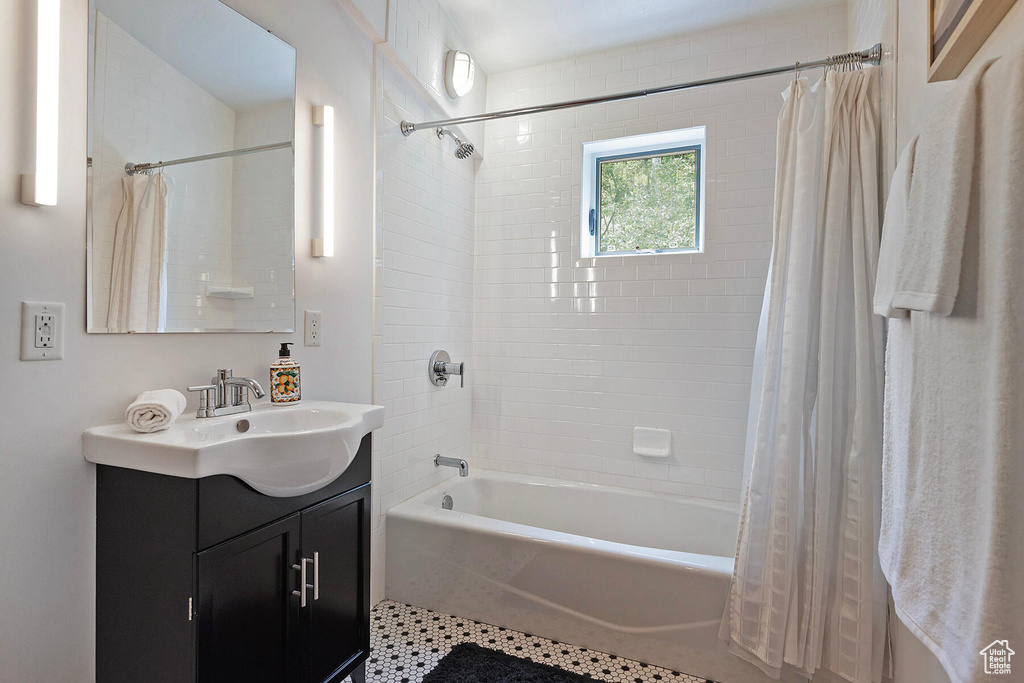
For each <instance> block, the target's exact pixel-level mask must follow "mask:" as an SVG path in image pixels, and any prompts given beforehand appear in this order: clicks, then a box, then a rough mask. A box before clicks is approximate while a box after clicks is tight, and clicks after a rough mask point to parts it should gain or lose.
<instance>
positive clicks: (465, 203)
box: [372, 0, 487, 602]
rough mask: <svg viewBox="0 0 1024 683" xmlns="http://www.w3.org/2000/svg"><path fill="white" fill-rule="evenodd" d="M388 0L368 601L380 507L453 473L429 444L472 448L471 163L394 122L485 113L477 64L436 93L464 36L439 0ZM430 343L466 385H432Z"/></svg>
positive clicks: (381, 87)
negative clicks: (379, 423)
mask: <svg viewBox="0 0 1024 683" xmlns="http://www.w3.org/2000/svg"><path fill="white" fill-rule="evenodd" d="M391 9H392V24H391V25H393V26H397V27H400V30H396V31H395V32H393V33H392V34H391V35H389V36H388V46H389V47H390V48H391V49H390V50H388V51H387V52H386V55H387V56H385V51H383V50H381V51H379V58H378V62H377V74H378V90H377V97H378V119H377V124H378V130H377V173H378V181H377V182H378V185H377V193H378V212H377V231H378V233H377V234H378V243H377V245H376V247H377V256H378V258H379V259H381V261H380V271H379V280H378V283H377V288H378V298H377V299H376V309H375V334H377V335H379V344H378V345H376V346H375V349H376V352H375V360H374V362H375V372H376V373H377V374H375V383H374V399H375V402H377V403H380V404H382V405H383V406H384V407H385V409H386V410H387V413H386V420H385V423H384V427H383V428H382V429H381V431H380V437H381V438H380V440H379V443H378V448H377V450H376V451H375V453H374V456H375V468H376V469H375V470H374V482H375V487H374V496H375V497H374V511H375V512H374V525H373V527H374V528H373V548H374V554H373V559H372V576H373V586H372V600H373V602H376V601H377V600H378V599H380V598H383V597H384V594H385V586H384V562H385V559H384V548H385V528H384V524H383V519H384V515H385V514H386V513H387V510H388V509H389V508H390V507H391V506H393V505H395V504H396V503H400V502H401V501H403V500H405V499H406V498H409V497H410V496H413V495H415V494H417V493H419V492H420V491H423V490H424V489H426V488H429V487H430V486H433V485H434V484H436V483H438V482H440V481H442V480H444V479H447V478H449V477H451V476H453V474H454V470H452V469H448V468H437V467H435V466H434V464H433V456H434V454H435V453H441V454H443V455H447V456H449V457H457V458H468V457H469V455H470V435H471V411H472V401H471V396H472V382H473V379H472V378H473V374H472V373H473V372H474V359H473V358H472V314H473V245H474V233H475V215H474V211H475V206H476V192H475V184H474V178H475V174H476V160H475V159H463V160H459V159H456V158H455V155H454V152H455V147H456V145H455V143H454V142H453V141H452V140H450V139H448V138H445V139H444V140H439V139H438V138H437V136H436V135H435V134H434V133H433V131H432V130H424V131H421V132H418V133H416V134H414V135H412V136H410V137H408V138H407V137H404V136H403V135H402V134H401V132H400V130H399V124H400V123H401V121H402V120H403V119H405V120H410V121H424V120H431V119H434V120H436V119H439V118H445V117H447V116H448V112H451V113H452V114H453V115H457V114H459V113H471V112H472V113H476V112H479V111H482V110H483V108H484V98H485V94H486V91H487V74H486V73H484V71H483V70H482V69H478V70H477V75H476V82H475V86H474V88H473V90H472V91H471V92H470V93H469V94H468V95H467V96H466V97H464V98H462V99H460V100H458V101H453V100H451V99H450V98H449V97H448V96H447V95H446V94H445V92H444V84H443V72H440V71H439V67H438V64H439V65H440V66H442V67H443V64H444V55H445V52H446V51H447V50H448V49H458V48H464V47H465V42H464V40H463V38H462V36H461V34H460V33H459V31H458V29H457V28H456V27H455V26H454V24H452V22H451V20H450V19H449V18H448V16H447V14H446V13H445V12H444V10H443V9H442V8H441V6H440V4H439V3H438V2H436V0H400V1H397V2H394V3H392V8H391ZM393 60H397V62H396V61H393ZM439 79H440V80H439ZM481 133H482V128H481V127H479V126H477V127H467V128H466V129H465V131H462V130H460V131H459V132H458V134H459V135H460V136H462V137H464V138H466V139H469V140H472V141H473V142H475V143H479V142H481V139H480V134H481ZM478 157H479V155H478ZM438 349H444V350H446V351H448V353H449V354H451V357H452V360H453V361H454V362H459V361H464V362H465V363H466V368H467V375H468V376H467V383H466V387H465V388H460V387H459V379H458V378H457V377H456V378H454V379H452V380H451V381H449V383H448V386H446V387H435V386H433V385H432V384H431V383H430V382H429V380H428V378H427V362H428V360H429V358H430V355H431V354H432V353H433V352H434V351H435V350H438Z"/></svg>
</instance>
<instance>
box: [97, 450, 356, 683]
mask: <svg viewBox="0 0 1024 683" xmlns="http://www.w3.org/2000/svg"><path fill="white" fill-rule="evenodd" d="M369 481H370V435H367V436H365V437H364V438H363V440H362V443H361V445H360V448H359V452H358V454H357V455H356V457H355V460H354V461H353V462H352V464H351V465H350V466H349V467H348V469H347V470H346V471H345V472H344V473H342V475H341V476H340V477H338V478H337V479H335V480H334V481H333V482H332V483H331V484H329V485H328V486H326V487H325V488H323V489H320V490H319V491H315V492H314V493H311V494H307V495H304V496H297V497H294V498H273V497H269V496H265V495H262V494H259V493H257V492H256V491H254V490H252V489H251V488H249V487H248V486H247V485H246V484H244V483H242V482H241V481H240V480H238V479H235V478H233V477H229V476H226V475H218V476H213V477H206V478H203V479H182V478H178V477H169V476H165V475H159V474H150V473H147V472H139V471H136V470H130V469H123V468H118V467H109V466H104V465H100V466H99V467H98V468H97V505H96V508H97V523H96V533H97V541H96V544H97V559H96V572H97V576H96V680H97V681H98V682H100V683H128V682H129V681H131V682H132V683H139V682H140V681H145V682H146V683H184V682H185V681H199V682H200V683H233V682H235V681H238V682H239V683H241V682H244V683H283V682H287V683H337V682H340V681H341V680H342V679H344V678H345V677H346V676H348V675H350V674H351V675H352V676H353V679H356V680H359V679H361V678H363V676H364V671H365V664H364V663H365V660H366V658H367V656H368V655H369V649H370V635H369V610H370V595H369V588H370V586H369V571H370V485H369ZM303 577H305V584H303V581H302V579H303Z"/></svg>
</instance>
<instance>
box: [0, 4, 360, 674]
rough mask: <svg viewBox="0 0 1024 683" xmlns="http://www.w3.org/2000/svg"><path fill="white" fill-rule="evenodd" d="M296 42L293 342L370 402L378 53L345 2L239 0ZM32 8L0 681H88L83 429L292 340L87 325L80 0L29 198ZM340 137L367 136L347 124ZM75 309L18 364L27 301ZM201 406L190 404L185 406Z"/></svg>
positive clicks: (13, 283)
mask: <svg viewBox="0 0 1024 683" xmlns="http://www.w3.org/2000/svg"><path fill="white" fill-rule="evenodd" d="M229 4H231V5H232V6H233V7H235V8H236V9H239V10H240V11H242V12H243V13H245V14H246V15H248V16H249V17H250V18H252V19H253V20H255V21H257V22H259V23H261V24H262V25H263V26H265V27H267V28H269V29H271V30H273V31H274V33H275V34H277V35H278V36H280V37H281V38H282V39H284V40H285V41H287V42H289V43H291V44H292V45H294V46H296V48H297V50H298V97H297V99H298V101H297V106H298V117H297V122H296V158H297V163H296V169H295V175H296V186H297V187H298V190H297V193H296V236H295V240H296V245H297V246H296V253H297V278H296V292H297V303H298V306H297V309H298V311H299V312H300V313H299V315H301V311H302V310H303V309H305V308H313V309H318V310H322V311H323V313H324V345H323V347H322V348H319V349H310V348H304V347H301V346H300V347H298V348H297V349H296V353H295V355H296V356H297V358H298V360H299V361H301V362H302V365H303V390H304V392H303V393H304V395H305V396H307V397H309V398H321V399H334V400H344V401H358V402H363V403H367V402H369V401H370V399H371V391H370V386H371V374H370V369H371V315H372V312H371V306H372V297H371V282H372V260H371V259H372V237H373V234H372V216H373V188H372V160H373V137H372V135H370V134H369V131H371V130H372V129H373V101H372V93H373V90H372V88H373V85H372V76H373V64H372V51H371V43H370V41H369V40H368V39H367V38H366V36H365V34H364V33H363V32H362V30H361V29H359V27H358V26H357V25H356V24H355V23H354V22H353V21H352V20H351V19H350V18H349V17H348V16H347V14H346V13H345V10H344V9H343V8H342V6H341V5H340V4H339V3H337V2H335V1H334V0H295V1H294V2H289V3H279V2H274V1H272V0H231V2H230V3H229ZM34 7H35V4H34V3H27V2H3V3H0V120H2V121H3V122H4V129H5V134H4V135H2V136H0V226H3V233H4V234H3V247H2V249H0V374H2V376H3V377H4V378H5V386H6V389H5V391H4V392H3V394H2V397H0V433H2V434H3V439H2V445H0V472H2V475H0V554H2V556H0V562H2V566H3V571H2V572H0V599H2V604H3V607H2V608H0V681H2V683H58V682H61V683H63V682H64V681H83V682H85V683H88V682H89V681H92V680H93V669H94V656H93V652H94V650H93V648H94V627H93V619H94V598H93V595H94V576H95V574H94V557H95V556H94V542H95V528H94V520H95V516H94V515H95V495H94V487H95V483H94V470H93V467H92V465H90V464H89V463H86V462H85V461H84V460H83V459H82V455H81V445H80V444H81V432H82V430H83V429H84V428H86V427H88V426H91V425H95V424H102V423H106V422H113V421H116V420H118V419H119V418H120V416H121V415H122V413H123V410H124V407H125V405H126V404H127V402H128V401H129V400H130V399H131V398H132V397H133V396H134V395H135V394H137V393H138V392H140V391H142V390H144V389H150V388H154V387H163V386H171V387H178V388H183V387H184V386H186V385H187V384H190V383H194V382H196V381H201V380H204V379H205V378H207V377H209V376H210V373H211V371H212V370H214V369H216V368H217V367H232V368H234V370H235V372H236V373H238V374H244V375H248V376H252V377H256V378H259V379H261V380H262V379H264V378H265V377H266V376H267V364H268V363H269V362H270V361H271V360H273V358H274V357H275V355H276V353H275V351H276V347H277V344H278V342H280V341H295V340H297V339H298V340H299V341H300V342H301V338H300V337H298V336H297V335H244V334H232V335H222V334H207V335H132V336H128V335H123V336H120V335H117V336H114V335H87V334H85V332H84V326H85V219H84V217H85V157H86V146H85V115H86V73H85V65H86V53H87V39H86V33H87V28H86V19H87V17H86V3H85V2H84V1H82V2H64V3H62V8H63V9H62V28H61V30H62V41H61V90H60V96H61V105H60V155H61V157H60V162H61V170H60V192H59V203H58V205H57V206H56V207H49V208H32V207H27V206H23V205H21V204H20V203H18V197H19V192H20V190H19V175H20V174H21V173H24V172H28V171H29V170H30V168H31V164H32V160H33V159H32V154H33V151H32V150H33V147H32V139H33V128H34V124H33V121H34V117H33V102H34V98H33V96H32V93H33V91H34V89H33V85H32V78H33V76H32V74H33V73H34V69H33V68H32V66H31V65H32V64H33V63H34V61H35V59H34V44H33V43H34V40H33V36H34V35H35V32H34V28H33V26H34V16H33V13H32V11H33V9H34ZM314 104H332V105H334V107H335V108H336V111H337V119H338V127H339V135H338V144H339V149H338V152H337V168H338V174H339V177H338V212H337V213H338V216H339V227H338V254H339V255H338V256H337V257H335V258H334V259H322V260H314V259H312V258H310V257H309V244H310V237H311V233H310V204H311V201H312V199H313V197H312V194H311V190H310V177H311V174H312V170H313V162H314V158H315V157H314V155H313V154H312V145H313V139H314V136H313V127H312V123H311V122H312V119H311V114H310V109H311V107H312V105H314ZM346 131H350V132H353V131H354V132H357V133H358V134H346V133H345V132H346ZM22 300H33V301H54V302H60V301H63V302H66V303H67V315H68V320H67V330H66V332H67V339H66V349H65V359H64V360H63V361H54V362H36V363H26V362H20V361H19V360H18V349H19V326H20V303H19V302H20V301H22ZM195 407H196V404H195V401H194V399H193V401H192V402H191V405H190V409H191V410H194V409H195Z"/></svg>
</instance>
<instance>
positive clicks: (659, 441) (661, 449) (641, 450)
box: [633, 427, 672, 458]
mask: <svg viewBox="0 0 1024 683" xmlns="http://www.w3.org/2000/svg"><path fill="white" fill-rule="evenodd" d="M633 452H634V453H636V454H637V455H642V456H644V457H645V458H667V457H668V456H669V455H671V454H672V432H670V431H669V430H667V429H656V428H654V427H634V428H633Z"/></svg>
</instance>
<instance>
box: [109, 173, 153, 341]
mask: <svg viewBox="0 0 1024 683" xmlns="http://www.w3.org/2000/svg"><path fill="white" fill-rule="evenodd" d="M121 192H122V204H121V213H120V214H118V217H117V230H116V232H115V234H114V263H113V267H112V269H111V272H110V307H109V308H108V309H107V329H108V330H109V331H111V332H156V331H157V330H158V329H159V327H160V307H161V305H162V296H163V295H162V291H163V281H164V249H165V244H164V242H165V239H166V231H167V226H166V223H167V183H166V182H165V181H164V176H163V174H162V173H155V174H153V175H147V174H145V173H140V174H138V175H134V176H128V177H125V178H122V179H121Z"/></svg>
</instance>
